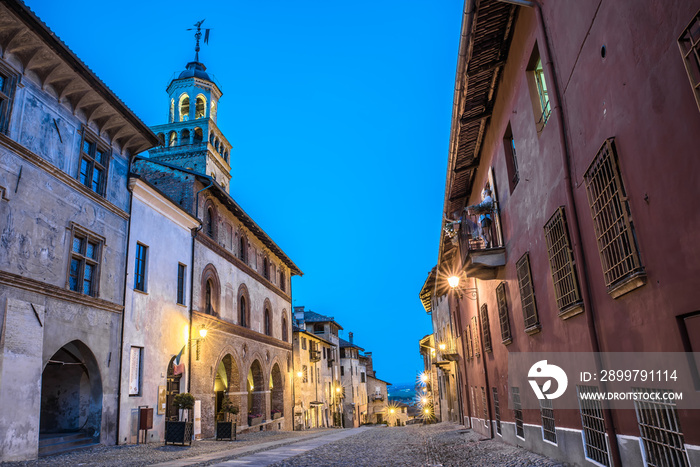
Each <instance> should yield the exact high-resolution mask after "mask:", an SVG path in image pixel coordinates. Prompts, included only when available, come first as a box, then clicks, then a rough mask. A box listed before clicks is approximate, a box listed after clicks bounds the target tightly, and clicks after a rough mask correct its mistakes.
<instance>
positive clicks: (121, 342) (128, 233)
mask: <svg viewBox="0 0 700 467" xmlns="http://www.w3.org/2000/svg"><path fill="white" fill-rule="evenodd" d="M131 163H132V160H129V171H128V173H129V174H131ZM129 182H130V180H129V179H127V184H126V187H127V189H128V190H129V191H130V192H131V196H129V221H128V223H127V225H128V227H127V230H126V259H125V264H124V293H123V295H122V329H121V333H120V334H121V336H120V338H119V383H118V384H119V386H118V387H117V424H116V430H117V431H116V435H115V436H116V442H115V444H116V445H119V420H120V419H121V406H122V359H123V358H124V323H125V321H126V281H127V279H128V277H129V250H130V245H131V216H132V212H131V210H132V208H133V205H134V190H133V185H131V184H130V183H129Z"/></svg>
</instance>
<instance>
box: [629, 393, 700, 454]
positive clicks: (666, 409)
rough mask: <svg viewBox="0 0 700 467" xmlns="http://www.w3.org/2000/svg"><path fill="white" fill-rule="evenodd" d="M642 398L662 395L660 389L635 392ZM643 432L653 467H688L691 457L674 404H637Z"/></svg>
mask: <svg viewBox="0 0 700 467" xmlns="http://www.w3.org/2000/svg"><path fill="white" fill-rule="evenodd" d="M634 391H635V392H636V393H638V394H642V393H661V392H664V391H662V390H659V389H648V388H644V389H642V388H634ZM634 410H635V412H636V413H637V421H638V423H639V431H640V433H641V435H642V441H643V443H644V452H645V455H646V463H647V465H648V466H650V467H657V466H659V467H661V466H664V467H666V466H668V467H688V466H689V465H690V463H689V461H688V454H687V452H686V450H685V441H684V439H683V432H682V431H681V425H680V421H679V419H678V410H677V409H676V404H675V403H674V402H673V401H664V400H653V401H652V400H648V399H642V400H635V401H634Z"/></svg>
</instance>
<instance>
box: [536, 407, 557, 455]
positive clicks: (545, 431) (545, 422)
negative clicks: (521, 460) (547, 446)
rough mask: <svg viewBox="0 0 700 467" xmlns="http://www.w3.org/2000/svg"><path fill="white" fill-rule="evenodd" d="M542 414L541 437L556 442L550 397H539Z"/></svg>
mask: <svg viewBox="0 0 700 467" xmlns="http://www.w3.org/2000/svg"><path fill="white" fill-rule="evenodd" d="M539 401H540V414H541V416H542V439H544V440H546V441H550V442H552V443H554V444H557V430H556V425H555V424H554V407H553V406H552V400H551V399H540V400H539Z"/></svg>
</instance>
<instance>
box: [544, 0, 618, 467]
mask: <svg viewBox="0 0 700 467" xmlns="http://www.w3.org/2000/svg"><path fill="white" fill-rule="evenodd" d="M533 3H534V5H535V6H536V8H535V12H536V16H537V22H538V23H539V27H540V28H541V29H542V35H543V36H544V44H545V50H546V53H547V60H546V64H547V69H548V71H549V73H550V76H551V77H552V84H553V86H554V94H553V97H554V99H555V102H554V105H553V106H552V112H553V113H554V109H558V112H556V118H557V121H558V123H559V138H560V141H561V146H562V148H564V151H563V152H562V165H563V166H564V181H565V185H566V201H567V203H568V204H569V206H571V210H572V211H573V213H572V215H571V216H570V218H569V221H570V224H571V233H572V235H573V237H574V242H573V243H574V245H573V247H574V252H575V255H576V259H577V263H578V265H579V269H580V272H581V274H579V280H580V281H581V290H582V291H583V294H582V296H583V297H582V298H583V303H584V310H585V313H586V321H587V324H588V329H589V333H588V334H589V336H590V341H591V348H592V350H593V352H594V353H595V355H596V357H595V359H596V365H597V367H598V368H601V361H600V343H599V340H598V331H597V329H596V320H595V319H594V318H595V316H594V312H593V307H592V306H591V297H590V291H589V288H588V268H587V266H586V257H585V255H584V254H583V248H582V246H581V230H580V227H579V223H578V210H577V209H576V201H575V199H574V193H573V187H572V181H571V150H570V148H569V144H568V138H567V130H566V125H565V122H564V112H563V108H562V105H561V102H562V100H561V93H560V90H559V81H558V80H557V75H556V72H555V70H554V63H553V62H554V60H553V58H552V53H551V48H550V41H549V34H548V33H547V28H546V26H545V23H544V17H543V15H542V7H541V5H540V4H539V2H533ZM600 384H601V387H602V389H603V391H605V387H606V384H605V382H601V383H600ZM603 412H604V414H605V420H606V421H607V423H606V424H605V432H606V434H607V435H608V440H609V442H610V451H611V454H612V460H613V465H615V466H622V460H621V458H620V447H619V445H618V443H617V436H616V429H615V422H614V419H613V414H612V411H611V410H610V407H609V406H608V404H607V403H605V401H603Z"/></svg>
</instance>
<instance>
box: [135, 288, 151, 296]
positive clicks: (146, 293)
mask: <svg viewBox="0 0 700 467" xmlns="http://www.w3.org/2000/svg"><path fill="white" fill-rule="evenodd" d="M134 292H138V293H140V294H141V295H148V292H146V291H143V290H139V289H134Z"/></svg>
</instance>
